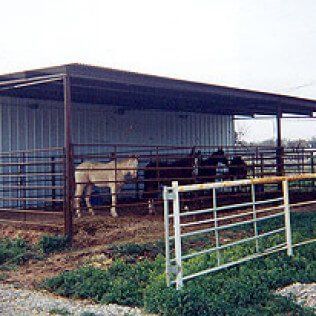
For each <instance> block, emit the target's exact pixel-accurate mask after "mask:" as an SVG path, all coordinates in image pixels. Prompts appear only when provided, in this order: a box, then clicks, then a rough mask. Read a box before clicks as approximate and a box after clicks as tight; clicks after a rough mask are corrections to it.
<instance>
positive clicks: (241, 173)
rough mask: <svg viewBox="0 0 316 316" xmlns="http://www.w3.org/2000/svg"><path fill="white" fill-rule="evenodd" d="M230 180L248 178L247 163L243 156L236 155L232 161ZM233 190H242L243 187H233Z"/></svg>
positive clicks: (230, 164)
mask: <svg viewBox="0 0 316 316" xmlns="http://www.w3.org/2000/svg"><path fill="white" fill-rule="evenodd" d="M228 170H229V178H230V180H238V179H247V164H246V162H245V161H244V160H243V159H242V158H241V156H235V157H233V159H232V160H231V161H230V163H229V166H228ZM232 191H233V192H234V191H235V192H238V191H241V187H233V189H232Z"/></svg>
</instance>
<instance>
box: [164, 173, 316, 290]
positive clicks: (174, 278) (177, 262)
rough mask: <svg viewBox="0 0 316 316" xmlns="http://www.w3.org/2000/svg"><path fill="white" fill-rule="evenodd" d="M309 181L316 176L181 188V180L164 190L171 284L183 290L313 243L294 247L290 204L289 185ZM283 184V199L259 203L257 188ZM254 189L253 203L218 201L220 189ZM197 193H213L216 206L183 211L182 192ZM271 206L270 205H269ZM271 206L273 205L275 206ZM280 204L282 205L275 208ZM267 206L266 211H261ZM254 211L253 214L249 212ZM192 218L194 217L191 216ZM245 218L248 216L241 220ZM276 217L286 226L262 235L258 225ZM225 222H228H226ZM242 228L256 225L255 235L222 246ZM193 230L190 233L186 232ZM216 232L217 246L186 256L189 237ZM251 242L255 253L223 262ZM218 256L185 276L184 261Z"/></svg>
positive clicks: (307, 175) (168, 265)
mask: <svg viewBox="0 0 316 316" xmlns="http://www.w3.org/2000/svg"><path fill="white" fill-rule="evenodd" d="M307 179H316V174H302V175H295V176H289V177H284V176H282V177H270V178H254V179H246V180H236V181H224V182H216V183H205V184H193V185H178V182H177V181H173V182H172V186H171V187H164V190H163V200H164V217H165V249H166V280H167V285H168V286H170V285H171V284H175V285H176V288H177V289H181V288H182V287H183V282H184V281H185V280H190V279H192V278H195V277H198V276H201V275H205V274H207V273H211V272H214V271H218V270H220V269H225V268H228V267H231V266H234V265H237V264H240V263H243V262H246V261H249V260H252V259H255V258H259V257H262V256H266V255H268V254H270V253H275V252H278V251H281V250H286V251H287V255H289V256H292V255H293V248H294V247H298V246H300V245H304V244H308V243H312V242H314V241H316V239H311V240H307V241H304V242H301V243H297V244H293V242H292V230H291V216H290V213H291V209H290V208H291V204H290V202H289V182H292V181H301V180H307ZM268 183H269V184H271V183H276V184H280V183H281V184H282V197H277V198H273V199H271V198H270V199H266V200H259V201H258V200H256V190H255V186H256V185H258V184H268ZM242 186H250V191H249V192H250V197H251V202H245V203H236V204H231V205H225V206H218V202H217V194H216V193H217V190H218V189H221V188H233V187H242ZM196 191H210V198H212V203H213V204H212V207H211V208H206V209H198V210H193V211H185V212H181V211H180V193H184V192H196ZM170 202H171V203H172V209H173V212H172V213H171V214H170V209H169V204H170ZM315 203H316V201H309V202H300V203H296V204H293V207H295V206H300V205H308V204H315ZM267 204H270V205H267ZM271 204H273V205H272V206H271ZM275 204H278V205H275ZM259 206H263V207H264V208H259V209H258V207H259ZM238 208H239V209H242V208H246V209H247V210H246V211H244V212H241V213H237V214H232V215H224V216H218V213H219V212H220V211H229V210H235V211H236V210H238ZM249 209H251V211H250V210H249ZM207 214H210V215H211V214H213V216H212V218H207V219H200V220H193V219H192V217H193V216H195V215H199V216H200V215H207ZM191 216H192V217H191ZM188 217H190V218H191V220H190V221H189V222H181V221H182V220H184V219H186V218H188ZM243 217H248V218H246V219H244V220H241V219H242V218H243ZM273 218H284V225H283V226H282V227H279V228H277V229H273V230H270V231H265V232H259V229H258V223H259V222H262V221H266V220H270V219H273ZM234 219H235V220H236V222H229V223H225V221H227V220H230V221H231V220H234ZM223 222H224V223H223ZM170 223H173V231H174V234H173V236H171V233H170V229H169V226H170ZM207 224H212V225H213V226H211V227H207V228H203V229H198V228H197V227H198V226H199V225H207ZM242 225H252V230H253V235H252V236H249V235H248V236H247V237H246V238H242V239H239V240H236V241H231V242H229V243H226V244H221V239H220V232H221V231H223V230H227V229H232V228H235V227H238V226H242ZM185 229H189V231H184V232H183V230H185ZM210 233H212V234H213V233H214V237H215V246H214V247H211V248H207V249H202V250H200V251H195V252H191V253H188V254H183V253H182V245H185V243H186V242H188V241H187V237H191V236H196V235H202V234H210ZM280 233H282V234H284V242H282V243H279V244H277V245H275V246H273V247H270V248H269V249H260V244H259V240H260V239H262V238H264V237H267V236H271V235H275V234H280ZM171 241H173V242H174V258H171V254H172V251H171V247H170V242H171ZM250 241H254V242H255V253H254V254H252V255H249V256H246V257H243V258H241V259H239V260H235V261H232V262H228V263H227V262H226V263H222V262H221V261H222V258H221V257H222V255H221V251H223V250H224V249H227V248H230V247H234V246H237V245H241V244H244V243H247V242H250ZM210 253H216V262H217V265H216V266H215V267H210V268H208V269H206V270H202V271H198V272H196V273H193V274H187V275H184V274H185V273H184V271H183V261H184V260H188V259H191V258H194V257H197V256H200V255H205V254H210Z"/></svg>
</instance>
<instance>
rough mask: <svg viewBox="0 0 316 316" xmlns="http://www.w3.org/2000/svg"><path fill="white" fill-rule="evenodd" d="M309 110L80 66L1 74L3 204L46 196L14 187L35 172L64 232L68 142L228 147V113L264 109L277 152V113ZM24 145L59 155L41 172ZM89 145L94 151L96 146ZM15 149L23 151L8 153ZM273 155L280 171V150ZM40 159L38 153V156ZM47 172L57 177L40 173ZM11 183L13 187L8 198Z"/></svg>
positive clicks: (263, 96) (270, 98) (301, 104)
mask: <svg viewBox="0 0 316 316" xmlns="http://www.w3.org/2000/svg"><path fill="white" fill-rule="evenodd" d="M314 111H316V102H315V101H312V100H306V99H302V98H294V97H288V96H282V95H276V94H270V93H262V92H256V91H249V90H243V89H236V88H227V87H221V86H216V85H208V84H202V83H194V82H189V81H183V80H176V79H170V78H162V77H157V76H152V75H143V74H138V73H131V72H125V71H119V70H114V69H108V68H101V67H94V66H89V65H82V64H69V65H62V66H57V67H50V68H44V69H38V70H31V71H24V72H19V73H13V74H8V75H2V76H0V129H1V137H0V152H2V157H5V158H6V159H7V160H6V161H4V162H3V163H2V164H1V168H2V170H3V169H4V168H7V169H6V171H5V172H4V171H3V174H5V175H8V174H9V173H10V176H12V177H17V180H14V181H10V182H9V184H5V183H2V187H3V188H6V187H8V188H9V189H8V191H9V192H6V191H5V190H2V193H3V194H2V198H1V199H2V200H3V201H6V203H7V202H8V201H11V200H14V201H18V202H17V205H16V206H15V207H16V209H15V210H13V211H16V210H24V211H26V210H25V208H26V205H27V204H26V203H25V201H30V200H31V199H33V200H34V201H36V202H38V201H45V200H47V198H46V197H43V198H42V200H39V199H40V198H38V197H33V196H30V195H28V194H26V193H25V192H24V193H23V191H21V190H20V188H21V187H23V186H24V187H25V186H26V185H25V181H24V180H23V179H24V178H25V177H26V176H25V168H28V172H27V176H32V175H33V173H35V172H37V173H38V172H41V173H40V175H38V174H37V176H41V177H44V178H43V179H41V180H40V181H41V182H40V184H39V182H36V181H35V183H36V185H35V186H36V188H39V189H38V190H41V191H40V192H42V191H43V190H46V191H47V190H48V192H51V195H52V196H53V199H52V200H53V201H55V200H56V201H57V202H62V203H63V210H64V212H63V214H64V219H65V228H66V233H67V234H69V235H71V234H72V216H71V213H72V211H71V201H72V195H73V185H74V184H73V164H74V156H73V155H74V146H75V144H83V143H91V144H93V143H95V144H100V143H107V144H113V145H116V144H121V143H124V144H126V145H128V146H134V144H141V145H142V146H151V145H155V146H162V145H169V146H178V147H181V146H184V147H185V148H186V149H185V150H187V148H190V147H193V146H231V145H233V144H234V131H233V115H250V116H251V115H255V114H268V115H276V117H278V123H279V124H278V131H279V133H278V148H277V151H278V150H280V149H281V134H280V131H281V128H280V124H281V120H280V118H281V117H282V114H283V113H292V114H299V115H312V114H313V112H314ZM56 147H57V148H56ZM52 148H53V149H52ZM32 149H33V150H36V152H42V151H41V150H45V152H47V151H46V149H47V150H57V151H58V150H61V151H62V153H64V155H63V154H60V155H59V156H56V157H57V158H56V157H54V159H57V161H58V163H59V164H60V166H59V167H58V166H57V165H56V164H57V162H56V160H53V163H52V162H51V161H48V160H47V161H45V162H43V161H41V162H40V165H43V166H44V165H47V167H48V168H49V171H47V169H45V168H44V167H40V166H34V165H35V162H36V163H38V159H39V156H36V157H35V156H34V157H31V158H29V157H28V158H27V159H29V160H25V159H26V157H25V153H26V152H27V151H29V150H32ZM79 149H80V148H79ZM79 149H78V153H80V151H79ZM81 149H82V147H81ZM93 150H94V151H96V152H97V151H98V150H99V149H98V146H95V148H94V149H93ZM21 151H22V152H23V154H21V155H20V154H19V156H15V157H13V156H12V153H13V152H21ZM4 152H7V153H4ZM277 156H278V158H279V162H277V168H278V171H279V172H281V171H282V163H281V162H280V158H281V156H282V154H281V151H278V152H277ZM12 157H13V158H14V159H15V160H14V159H13V158H12ZM43 157H44V156H43V154H41V156H40V159H42V158H43ZM44 158H46V159H51V158H52V157H49V156H45V157H44ZM59 158H60V159H61V160H60V161H59V160H58V159H59ZM31 165H32V166H33V167H31ZM55 173H56V174H58V176H60V177H61V178H60V179H56V178H55V177H54V178H50V179H46V178H45V175H46V174H50V175H51V174H54V175H55ZM12 174H13V175H12ZM47 182H49V183H50V185H49V186H47ZM12 183H13V184H12ZM63 183H64V185H63ZM44 184H46V186H45V185H44ZM12 187H13V188H14V190H15V189H16V190H17V191H16V195H13V196H12ZM34 190H35V189H34ZM49 190H51V191H49ZM56 190H60V195H61V196H62V198H61V199H58V198H56V197H55V195H56ZM21 192H22V193H21ZM48 200H49V199H48ZM31 201H32V200H31ZM2 209H3V210H5V209H11V210H12V206H11V205H10V203H8V205H7V204H3V205H2Z"/></svg>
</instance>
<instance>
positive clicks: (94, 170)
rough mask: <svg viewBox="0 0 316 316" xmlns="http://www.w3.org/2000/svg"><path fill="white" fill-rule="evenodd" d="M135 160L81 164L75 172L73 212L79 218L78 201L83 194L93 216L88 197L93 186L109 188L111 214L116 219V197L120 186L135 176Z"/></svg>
mask: <svg viewBox="0 0 316 316" xmlns="http://www.w3.org/2000/svg"><path fill="white" fill-rule="evenodd" d="M137 166H138V159H137V158H128V159H124V160H121V161H117V163H115V161H110V162H108V163H100V162H83V163H82V164H80V165H79V166H78V167H77V168H76V171H75V181H76V192H75V210H76V213H77V215H78V217H81V209H80V200H81V198H82V197H83V195H84V190H85V189H86V192H85V200H86V204H87V207H88V210H89V213H90V214H91V215H94V211H93V208H92V205H91V203H90V197H91V193H92V189H93V186H96V187H101V188H105V187H108V188H110V196H111V198H112V199H111V201H112V203H111V214H112V216H113V217H117V212H116V195H117V193H118V192H119V191H120V190H121V188H122V186H123V185H124V183H125V182H126V180H127V176H130V178H136V176H137Z"/></svg>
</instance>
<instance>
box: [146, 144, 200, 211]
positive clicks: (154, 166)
mask: <svg viewBox="0 0 316 316" xmlns="http://www.w3.org/2000/svg"><path fill="white" fill-rule="evenodd" d="M200 156H201V152H200V151H197V152H196V151H195V148H192V150H191V152H190V154H189V155H188V156H187V157H184V158H182V159H179V160H175V161H172V162H170V161H166V160H160V159H154V160H151V161H150V162H149V163H148V164H147V165H146V167H145V169H144V198H145V199H147V200H148V207H149V213H150V214H151V213H153V212H154V202H153V199H154V198H155V197H157V196H158V195H159V192H160V185H170V184H171V182H172V181H173V180H176V181H178V182H179V183H180V184H182V185H183V184H191V183H194V182H195V178H196V176H197V174H198V165H199V161H200Z"/></svg>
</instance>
